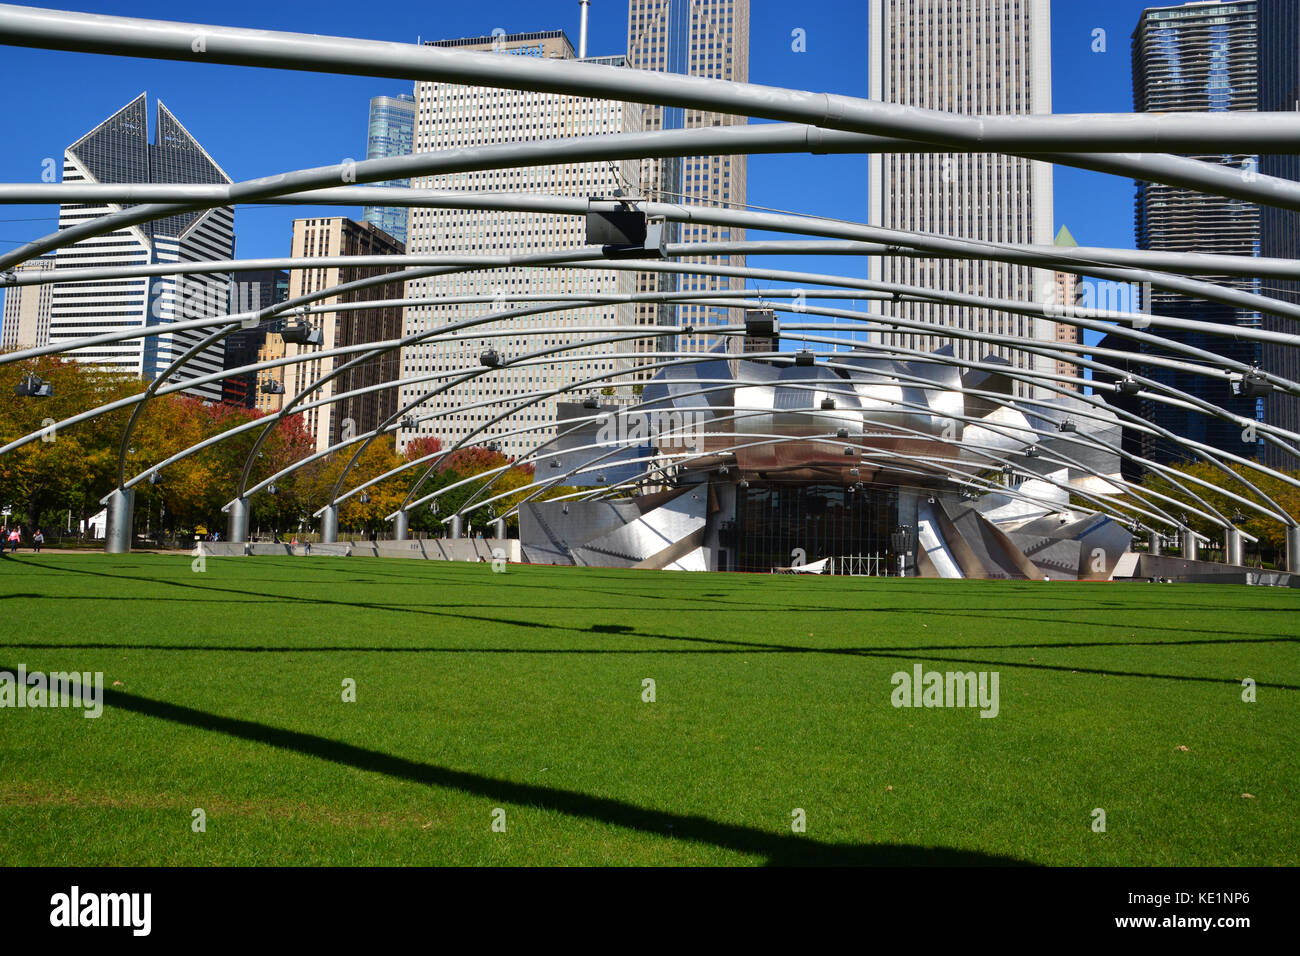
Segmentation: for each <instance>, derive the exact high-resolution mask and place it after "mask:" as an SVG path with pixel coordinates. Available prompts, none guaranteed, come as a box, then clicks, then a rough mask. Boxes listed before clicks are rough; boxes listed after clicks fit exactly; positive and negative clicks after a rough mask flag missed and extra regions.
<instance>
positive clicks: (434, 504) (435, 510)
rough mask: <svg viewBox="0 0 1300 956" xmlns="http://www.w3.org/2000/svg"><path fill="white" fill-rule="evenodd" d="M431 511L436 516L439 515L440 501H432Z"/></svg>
mask: <svg viewBox="0 0 1300 956" xmlns="http://www.w3.org/2000/svg"><path fill="white" fill-rule="evenodd" d="M429 510H430V511H432V512H433V513H434V514H437V513H438V499H437V498H434V499H433V500H432V501H430V502H429Z"/></svg>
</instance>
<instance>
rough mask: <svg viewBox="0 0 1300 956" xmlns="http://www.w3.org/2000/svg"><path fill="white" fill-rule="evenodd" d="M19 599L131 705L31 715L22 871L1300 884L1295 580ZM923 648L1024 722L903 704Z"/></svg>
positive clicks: (617, 583)
mask: <svg viewBox="0 0 1300 956" xmlns="http://www.w3.org/2000/svg"><path fill="white" fill-rule="evenodd" d="M0 600H2V604H0V607H3V608H4V611H5V614H4V622H5V627H4V628H3V633H2V634H0V669H4V670H9V671H14V670H15V669H16V668H17V666H18V665H19V664H24V665H26V667H27V669H28V671H33V670H39V671H43V672H51V671H71V670H76V671H103V673H104V678H105V683H106V685H108V686H107V687H106V696H107V704H106V706H105V708H104V714H103V716H102V717H101V718H99V719H97V720H90V719H86V718H84V717H83V716H82V713H81V712H80V711H78V710H70V709H46V710H30V709H23V710H17V709H3V710H0V860H3V862H4V863H6V864H76V865H96V864H195V865H206V864H763V863H864V864H871V863H975V864H981V863H999V862H1011V863H1015V862H1023V863H1040V864H1084V865H1089V864H1121V865H1168V864H1190V865H1199V864H1227V865H1236V864H1265V865H1272V864H1290V865H1295V864H1297V863H1300V814H1297V813H1296V808H1297V806H1300V707H1298V706H1297V705H1298V704H1300V653H1298V651H1300V647H1298V646H1297V645H1298V644H1300V614H1297V610H1298V609H1300V594H1297V592H1295V591H1290V590H1280V589H1271V588H1246V587H1231V586H1193V585H1150V584H1114V585H1111V584H1069V583H1061V582H1052V583H1046V582H1043V583H1019V582H978V581H976V582H961V581H956V582H953V581H948V582H945V581H918V580H905V581H899V580H896V579H865V578H853V579H850V578H829V577H814V576H798V577H795V576H769V575H726V574H722V575H711V574H686V573H672V572H653V571H648V572H633V571H614V570H590V569H572V568H542V567H536V568H534V567H518V566H512V567H510V568H509V570H508V572H507V573H504V574H496V573H493V571H492V568H491V566H490V565H487V564H445V563H439V562H424V561H416V560H410V561H402V560H386V561H385V560H373V559H361V558H353V559H344V558H324V557H318V558H313V559H292V558H226V559H217V558H208V559H207V563H206V570H204V571H203V572H202V573H197V572H195V571H193V570H192V569H191V559H190V558H188V557H184V556H175V557H169V556H161V555H159V556H155V555H131V556H124V557H109V556H104V555H59V554H42V555H31V554H19V555H18V556H17V557H13V558H7V559H5V560H4V561H3V562H0ZM917 663H920V664H922V665H923V666H924V668H925V669H926V670H940V671H948V670H955V671H977V672H978V671H990V672H991V671H996V672H997V673H998V674H999V694H1000V709H999V713H998V716H997V717H996V718H992V719H985V718H981V717H980V716H979V711H978V710H977V709H969V708H967V709H959V708H903V707H895V706H893V705H892V704H891V694H892V693H893V690H894V686H893V684H892V683H891V675H893V674H894V673H895V672H897V671H906V672H908V673H909V674H910V673H911V671H912V668H913V666H914V665H915V664H917ZM1247 677H1249V678H1253V679H1254V680H1255V681H1256V682H1257V684H1258V689H1257V695H1258V699H1257V701H1256V702H1254V703H1246V702H1243V700H1242V692H1243V691H1242V680H1243V678H1247ZM646 678H651V679H653V680H654V681H655V696H656V699H655V701H654V702H645V701H643V699H642V696H643V683H642V682H643V680H644V679H646ZM345 679H351V680H354V681H355V682H356V688H357V695H356V696H357V699H356V702H355V703H346V702H344V701H343V700H342V696H343V693H342V688H343V682H344V681H345ZM1184 748H1185V749H1184ZM1246 794H1250V796H1246ZM196 808H201V809H203V810H204V811H205V814H206V821H207V829H206V832H202V833H196V832H194V831H193V829H192V827H191V820H192V811H193V810H194V809H196ZM497 808H500V809H501V810H504V811H505V815H504V819H505V823H506V828H505V832H494V830H493V828H492V822H493V818H494V813H493V812H494V810H496V809H497ZM796 808H799V809H802V810H803V811H804V812H805V814H806V821H807V829H806V832H802V833H796V832H793V831H792V826H791V824H792V819H793V817H792V813H793V811H794V810H795V809H796ZM1096 808H1101V809H1103V810H1104V811H1105V814H1106V830H1105V832H1104V833H1102V832H1094V830H1093V826H1092V824H1093V819H1094V815H1093V811H1094V809H1096ZM498 817H499V815H498Z"/></svg>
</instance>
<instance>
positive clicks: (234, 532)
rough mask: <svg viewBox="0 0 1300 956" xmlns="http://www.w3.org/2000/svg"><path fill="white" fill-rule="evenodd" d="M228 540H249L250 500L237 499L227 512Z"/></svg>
mask: <svg viewBox="0 0 1300 956" xmlns="http://www.w3.org/2000/svg"><path fill="white" fill-rule="evenodd" d="M226 540H227V541H247V540H248V499H247V498H236V499H235V500H234V501H232V502H231V503H230V510H229V511H227V512H226Z"/></svg>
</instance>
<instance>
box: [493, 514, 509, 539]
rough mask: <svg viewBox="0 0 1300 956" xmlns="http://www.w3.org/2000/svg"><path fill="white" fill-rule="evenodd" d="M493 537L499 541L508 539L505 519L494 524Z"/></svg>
mask: <svg viewBox="0 0 1300 956" xmlns="http://www.w3.org/2000/svg"><path fill="white" fill-rule="evenodd" d="M492 537H494V538H496V539H497V540H499V541H504V540H505V538H506V519H505V518H497V519H496V520H495V521H493V522H492Z"/></svg>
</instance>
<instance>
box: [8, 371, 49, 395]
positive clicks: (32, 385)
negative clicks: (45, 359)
mask: <svg viewBox="0 0 1300 956" xmlns="http://www.w3.org/2000/svg"><path fill="white" fill-rule="evenodd" d="M14 394H15V395H17V396H18V397H19V398H50V397H51V396H53V395H54V386H53V385H51V384H50V383H49V382H47V381H45V379H43V378H41V377H40V376H39V375H37V374H36V373H35V372H28V373H27V374H26V375H24V376H23V378H22V381H20V382H19V383H18V384H17V385H15V386H14Z"/></svg>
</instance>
